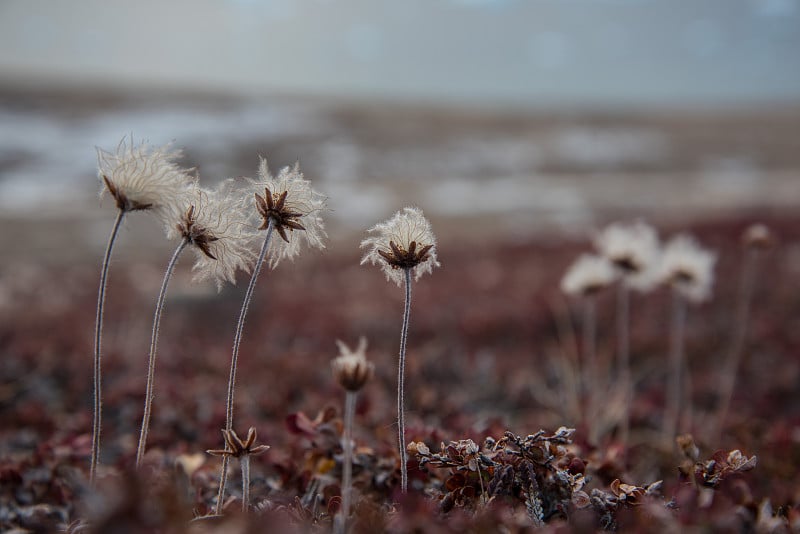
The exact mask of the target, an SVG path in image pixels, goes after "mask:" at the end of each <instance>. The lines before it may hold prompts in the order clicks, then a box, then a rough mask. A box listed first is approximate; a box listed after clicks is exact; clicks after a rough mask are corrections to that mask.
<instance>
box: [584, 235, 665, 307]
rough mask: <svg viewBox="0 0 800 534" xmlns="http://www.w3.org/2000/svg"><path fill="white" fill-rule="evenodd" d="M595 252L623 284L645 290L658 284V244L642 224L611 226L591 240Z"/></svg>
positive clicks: (656, 238)
mask: <svg viewBox="0 0 800 534" xmlns="http://www.w3.org/2000/svg"><path fill="white" fill-rule="evenodd" d="M594 244H595V247H596V248H597V250H598V252H600V254H602V255H603V256H605V257H606V258H608V260H609V261H610V262H611V263H612V264H613V265H614V267H615V268H616V269H617V271H618V272H619V273H620V274H621V275H622V280H623V283H625V284H626V285H628V286H630V287H632V288H634V289H637V290H639V291H647V290H649V289H651V288H653V287H654V286H655V285H656V284H657V282H658V278H657V276H658V262H659V255H660V253H661V252H660V249H659V242H658V234H657V233H656V231H655V229H654V228H653V227H652V226H650V225H649V224H647V223H645V222H643V221H636V222H634V223H613V224H610V225H608V226H607V227H606V228H605V229H603V231H602V232H600V233H599V234H598V235H597V236H596V237H595V240H594Z"/></svg>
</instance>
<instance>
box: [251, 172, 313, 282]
mask: <svg viewBox="0 0 800 534" xmlns="http://www.w3.org/2000/svg"><path fill="white" fill-rule="evenodd" d="M265 189H268V190H269V191H270V194H271V195H272V197H273V199H278V198H279V197H280V196H281V195H282V194H283V193H286V200H285V204H284V209H285V210H286V211H287V212H292V213H296V214H299V217H297V218H294V219H293V220H294V222H296V223H298V224H300V225H302V227H303V228H304V230H295V229H292V228H290V227H286V228H283V234H281V235H279V232H278V231H277V230H278V228H277V227H276V233H275V234H273V237H272V240H271V242H270V246H269V251H268V258H269V266H270V267H271V268H273V269H274V268H275V267H277V266H278V264H279V263H280V262H281V260H283V259H287V260H292V259H294V257H295V256H297V255H298V254H299V253H300V250H301V248H302V247H303V245H304V244H307V245H308V246H309V247H315V248H318V249H323V248H325V243H324V242H323V239H325V238H326V237H328V234H326V233H325V225H324V223H323V221H322V217H321V216H320V215H321V213H322V211H323V210H324V209H325V201H326V199H325V196H324V195H322V194H320V193H318V192H317V191H315V190H314V189H312V188H311V182H309V181H308V180H306V179H305V177H304V176H303V173H302V172H301V171H300V166H299V164H295V165H294V166H292V167H284V168H283V169H281V170H280V172H279V173H278V176H272V174H270V172H269V166H268V165H267V160H266V159H264V158H260V162H259V166H258V179H257V180H250V186H249V188H248V195H249V198H250V201H249V202H250V203H251V204H250V206H251V211H250V213H251V221H252V223H251V224H254V226H259V225H263V226H261V229H266V225H264V224H263V223H264V222H265V221H264V219H263V218H262V217H261V215H260V214H259V212H258V210H257V209H256V207H255V206H254V205H253V204H252V202H253V200H252V199H253V195H254V194H257V195H260V196H261V197H264V196H265ZM284 234H285V235H286V239H283V237H282V235H284Z"/></svg>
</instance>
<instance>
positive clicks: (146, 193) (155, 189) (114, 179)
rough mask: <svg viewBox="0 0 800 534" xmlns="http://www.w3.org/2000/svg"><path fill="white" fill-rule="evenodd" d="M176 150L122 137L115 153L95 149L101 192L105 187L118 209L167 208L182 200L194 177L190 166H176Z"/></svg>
mask: <svg viewBox="0 0 800 534" xmlns="http://www.w3.org/2000/svg"><path fill="white" fill-rule="evenodd" d="M180 157H181V151H180V150H172V149H171V148H170V146H169V145H165V146H163V147H160V148H152V147H150V146H148V145H147V144H146V143H145V142H142V143H140V144H139V145H135V144H134V142H133V137H131V139H130V142H127V141H126V139H125V138H123V139H122V141H120V143H119V145H118V146H117V151H116V153H111V152H106V151H105V150H102V149H100V148H98V149H97V168H98V170H97V175H98V178H100V180H101V181H102V182H103V187H102V189H101V190H100V194H101V195H102V194H103V193H104V192H106V191H108V193H109V194H111V196H112V197H114V200H115V201H116V204H117V208H119V209H120V210H122V211H137V210H153V211H155V212H157V213H163V212H164V211H169V210H171V209H173V208H174V207H175V206H179V205H182V204H183V200H184V199H185V198H186V197H187V196H188V195H190V193H191V189H192V187H193V186H194V185H195V184H196V182H197V180H196V178H194V177H193V176H191V175H190V174H189V173H190V172H191V169H183V168H181V167H179V166H178V165H177V164H176V163H175V160H177V159H178V158H180Z"/></svg>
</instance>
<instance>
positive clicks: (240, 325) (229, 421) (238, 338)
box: [215, 219, 274, 515]
mask: <svg viewBox="0 0 800 534" xmlns="http://www.w3.org/2000/svg"><path fill="white" fill-rule="evenodd" d="M273 230H274V225H273V223H272V219H270V221H269V226H267V235H266V236H265V237H264V243H263V244H262V245H261V253H260V254H259V255H258V260H257V261H256V264H255V267H253V274H252V275H251V276H250V283H249V284H247V291H245V294H244V302H242V309H241V310H240V311H239V320H238V321H237V322H236V333H235V334H234V336H233V352H232V354H231V371H230V375H229V376H228V393H227V397H226V400H225V430H231V429H232V428H233V395H234V390H235V387H236V367H237V365H238V363H239V345H241V343H242V331H243V330H244V319H245V317H246V316H247V310H248V309H249V308H250V301H251V300H253V291H254V290H255V288H256V280H257V279H258V274H259V273H260V272H261V267H262V266H263V265H264V258H266V256H267V250H268V249H269V243H270V241H271V240H272V231H273ZM227 481H228V455H227V454H226V455H224V456H223V457H222V472H221V473H220V476H219V491H218V492H217V505H216V509H215V513H216V514H217V515H220V514H222V504H223V500H224V498H225V485H226V483H227Z"/></svg>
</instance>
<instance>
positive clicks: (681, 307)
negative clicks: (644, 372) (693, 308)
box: [664, 289, 686, 446]
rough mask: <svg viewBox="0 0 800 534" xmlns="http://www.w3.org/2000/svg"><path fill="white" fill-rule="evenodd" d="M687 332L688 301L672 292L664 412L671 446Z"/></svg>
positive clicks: (677, 412) (679, 395)
mask: <svg viewBox="0 0 800 534" xmlns="http://www.w3.org/2000/svg"><path fill="white" fill-rule="evenodd" d="M685 330H686V301H685V300H684V298H683V297H682V296H681V294H680V293H679V292H678V291H677V290H674V289H673V291H672V319H671V321H670V356H669V364H670V375H669V378H668V379H667V380H668V388H669V390H668V394H667V406H666V411H665V412H664V440H665V443H666V444H667V445H669V446H671V445H672V443H673V440H674V439H675V434H676V432H677V430H678V421H679V419H680V411H681V382H682V380H681V379H682V376H683V343H684V337H685Z"/></svg>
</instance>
